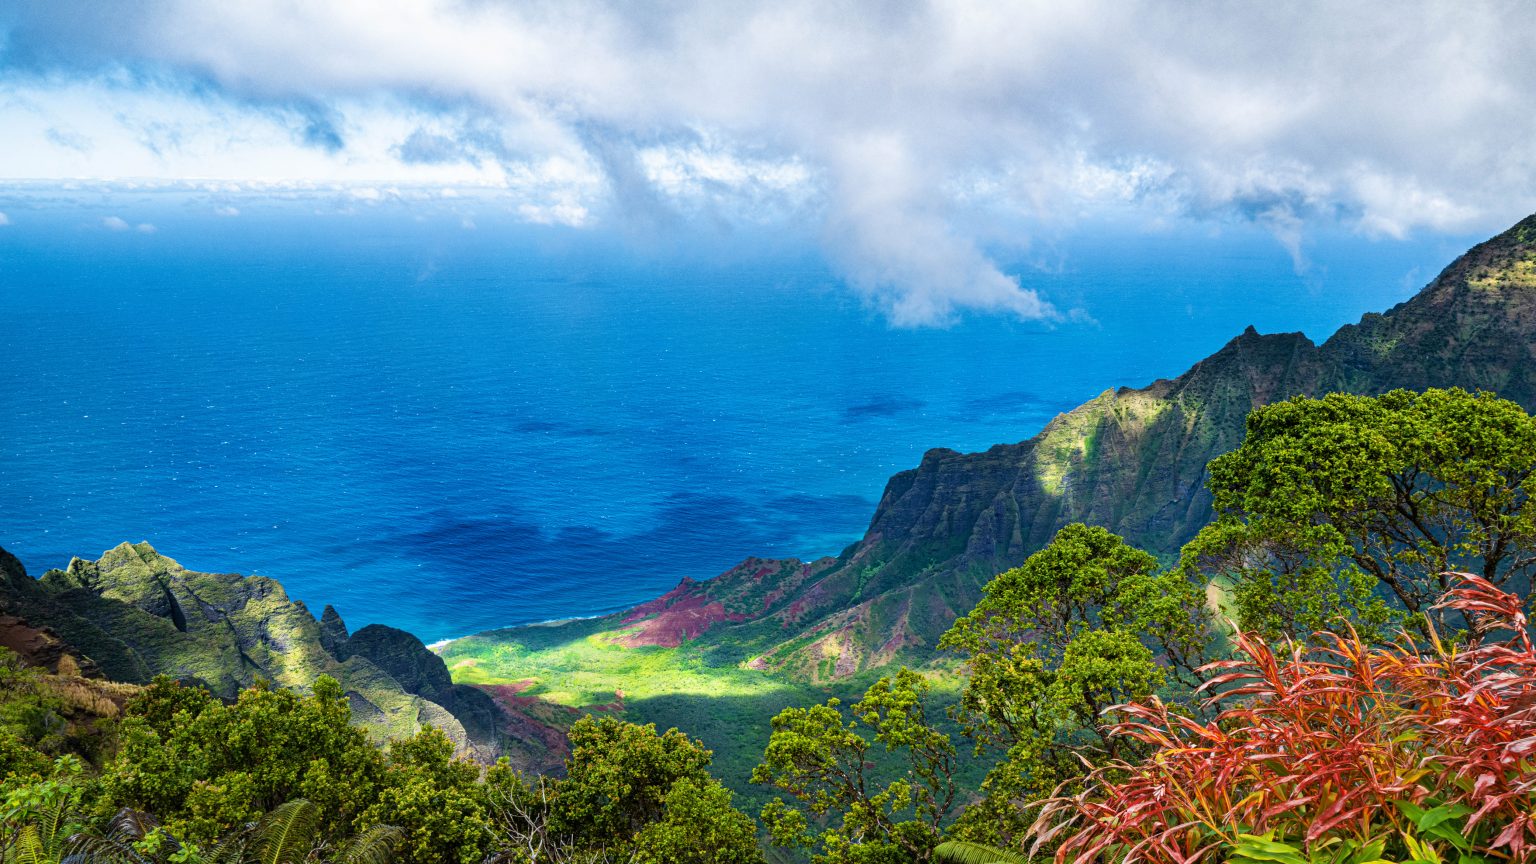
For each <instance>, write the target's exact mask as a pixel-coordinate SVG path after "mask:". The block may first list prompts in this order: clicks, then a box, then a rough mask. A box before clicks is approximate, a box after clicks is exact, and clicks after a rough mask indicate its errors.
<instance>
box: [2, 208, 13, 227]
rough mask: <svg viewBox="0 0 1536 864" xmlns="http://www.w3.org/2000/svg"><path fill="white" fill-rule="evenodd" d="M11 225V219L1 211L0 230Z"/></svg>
mask: <svg viewBox="0 0 1536 864" xmlns="http://www.w3.org/2000/svg"><path fill="white" fill-rule="evenodd" d="M9 224H11V217H9V216H7V215H5V213H4V212H3V211H0V228H4V227H5V226H7V225H9Z"/></svg>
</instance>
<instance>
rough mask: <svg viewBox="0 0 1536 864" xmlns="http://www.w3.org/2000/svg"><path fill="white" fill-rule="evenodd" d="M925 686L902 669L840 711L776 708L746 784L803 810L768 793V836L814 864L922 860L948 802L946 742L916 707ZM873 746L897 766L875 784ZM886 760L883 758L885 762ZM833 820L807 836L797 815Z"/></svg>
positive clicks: (832, 702) (951, 787) (833, 707)
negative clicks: (807, 854)
mask: <svg viewBox="0 0 1536 864" xmlns="http://www.w3.org/2000/svg"><path fill="white" fill-rule="evenodd" d="M928 687H929V685H928V682H927V680H925V679H924V678H923V677H922V676H921V675H918V674H917V673H916V672H913V671H911V670H910V669H906V668H903V669H901V670H899V671H898V672H897V674H896V675H895V676H894V677H887V678H881V679H880V680H879V681H877V682H875V683H874V685H872V686H871V687H870V688H869V690H868V691H866V692H865V694H864V698H863V699H861V700H859V701H858V702H855V703H854V704H853V705H852V706H851V711H850V712H849V714H850V715H851V716H846V715H844V713H843V709H842V707H841V702H840V701H839V700H837V699H835V698H834V699H828V700H827V702H826V704H824V705H814V706H811V707H809V708H786V709H784V710H783V711H781V712H780V713H779V715H778V716H777V717H774V718H773V734H772V736H771V737H770V738H769V740H768V748H767V750H766V751H765V752H764V753H763V762H762V764H760V765H758V766H757V768H755V769H754V770H753V772H752V782H754V783H762V784H765V785H769V786H773V787H774V788H776V789H779V790H780V791H783V792H787V793H789V794H790V795H791V796H793V797H794V798H795V799H798V801H799V802H800V803H801V805H802V806H803V807H804V808H805V809H804V811H801V810H798V809H795V808H793V807H791V806H790V805H788V804H786V803H785V802H784V801H783V799H774V800H773V801H771V802H769V803H768V806H766V807H764V808H763V821H764V823H766V825H767V828H768V831H769V834H770V836H771V837H772V839H773V842H774V843H775V844H777V845H780V846H805V847H813V848H815V850H816V854H815V856H814V858H813V860H814V861H816V862H817V864H886V862H889V864H897V862H924V861H928V860H930V856H931V854H932V851H933V847H934V846H935V845H936V844H937V843H938V841H939V837H940V828H941V826H942V825H943V823H944V821H945V820H946V819H947V817H948V816H949V814H950V812H951V811H952V809H953V808H954V805H955V799H956V794H957V791H958V790H957V789H956V786H955V783H954V772H955V748H954V745H953V744H952V743H951V742H950V739H949V736H948V735H946V734H944V733H942V732H940V731H938V730H936V729H935V728H934V727H933V725H932V724H931V723H930V722H929V720H928V717H927V714H926V712H925V710H924V708H923V697H924V695H925V694H926V693H927V692H928ZM875 748H883V750H884V751H885V752H886V753H888V754H895V755H896V758H897V761H898V762H900V763H903V770H902V771H901V772H900V774H899V775H898V776H896V777H895V778H894V779H891V780H889V781H888V782H881V779H880V776H881V773H882V772H881V770H880V766H879V765H877V764H876V761H875V759H876V754H875V753H873V752H871V751H872V750H875ZM887 761H889V760H887ZM807 812H808V813H809V814H810V815H811V816H813V817H816V818H818V819H820V818H823V817H827V816H828V815H830V814H837V815H839V816H840V821H838V822H837V823H835V824H833V825H831V826H830V827H828V828H826V829H825V830H823V831H822V832H821V834H820V835H812V834H811V833H810V832H809V820H808V819H807V817H806V813H807Z"/></svg>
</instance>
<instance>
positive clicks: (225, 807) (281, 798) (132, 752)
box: [102, 676, 385, 845]
mask: <svg viewBox="0 0 1536 864" xmlns="http://www.w3.org/2000/svg"><path fill="white" fill-rule="evenodd" d="M350 719H351V708H350V706H349V704H348V702H347V698H346V695H345V694H344V693H343V692H342V690H341V686H340V685H339V684H337V683H336V682H335V681H334V680H333V679H330V678H327V677H323V676H322V677H321V678H319V679H317V680H316V682H315V684H314V688H313V693H312V694H311V695H309V696H300V695H298V694H295V693H291V692H288V691H286V690H272V689H268V688H265V687H253V688H250V689H247V690H244V691H242V692H241V694H240V696H239V699H238V700H237V701H236V702H235V703H234V704H233V705H227V706H226V705H224V704H222V703H220V702H219V701H218V700H216V699H214V698H213V697H212V696H210V695H208V693H207V692H206V691H204V690H202V689H200V688H194V687H184V686H182V685H181V684H178V683H177V682H175V681H173V680H171V679H169V678H165V677H161V678H158V679H156V680H155V682H154V683H153V684H151V685H150V686H149V687H147V688H145V690H144V691H143V692H142V693H141V694H139V695H138V696H136V697H134V699H132V700H131V701H130V702H129V703H128V705H127V707H126V708H125V711H124V719H123V721H122V727H121V733H120V739H121V744H120V749H119V752H118V754H117V756H116V758H114V759H113V760H112V761H111V762H109V763H108V765H107V766H106V768H105V770H104V771H103V777H102V782H103V786H104V790H105V796H104V797H105V801H107V802H109V803H110V805H111V806H113V807H130V808H133V809H135V810H139V811H143V812H148V813H154V814H155V815H156V816H157V817H159V818H160V819H161V820H163V821H164V823H165V826H166V829H167V830H168V831H169V832H170V833H171V834H173V835H174V836H176V837H177V838H179V839H180V840H181V841H182V842H187V843H193V844H198V845H207V844H209V843H211V842H213V841H214V840H215V839H216V838H218V837H220V836H223V835H225V834H227V833H228V832H229V831H231V830H233V829H235V828H237V827H239V826H242V825H245V824H247V823H250V822H255V821H257V820H259V819H260V818H261V817H262V816H263V815H264V814H266V813H268V812H270V811H272V810H275V809H276V808H277V807H279V806H280V805H282V804H284V803H285V802H288V801H291V800H294V799H297V798H303V799H307V800H309V801H312V802H314V804H315V806H316V807H318V808H319V809H320V811H321V813H322V814H323V816H322V825H321V830H320V835H321V837H322V838H324V839H327V840H337V839H339V838H343V837H349V836H351V834H352V832H353V830H354V829H355V828H357V827H359V826H358V824H357V823H358V819H359V817H360V816H361V814H362V812H363V810H364V809H365V808H366V807H368V806H369V805H370V804H371V803H372V802H373V801H374V800H375V799H376V797H377V795H378V793H379V788H380V784H381V782H382V781H383V779H384V767H385V766H384V759H383V756H382V754H381V753H380V752H379V750H378V748H376V747H374V746H373V745H372V744H371V743H369V741H368V739H367V737H366V736H365V735H364V734H363V732H362V731H361V730H359V729H357V728H356V727H354V726H352V725H351V723H350Z"/></svg>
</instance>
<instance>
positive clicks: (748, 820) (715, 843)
mask: <svg viewBox="0 0 1536 864" xmlns="http://www.w3.org/2000/svg"><path fill="white" fill-rule="evenodd" d="M762 860H763V856H762V853H760V852H759V851H758V849H757V824H756V823H754V822H753V821H752V817H750V816H748V815H747V814H745V813H743V812H741V811H740V810H737V809H736V808H734V807H732V806H731V791H730V790H729V789H726V788H725V787H724V786H721V785H720V784H719V783H716V782H713V781H711V782H708V783H700V782H699V781H697V780H693V779H686V778H685V779H682V780H678V781H677V782H676V783H674V784H673V785H672V790H671V791H670V792H668V793H667V800H666V805H665V807H664V808H663V811H662V818H661V819H659V820H657V821H655V822H652V823H650V824H648V825H646V826H645V827H644V828H641V829H640V832H639V833H638V834H636V835H635V862H636V864H761V862H762Z"/></svg>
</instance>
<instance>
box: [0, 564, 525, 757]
mask: <svg viewBox="0 0 1536 864" xmlns="http://www.w3.org/2000/svg"><path fill="white" fill-rule="evenodd" d="M0 625H3V626H0V630H3V632H4V633H5V637H4V640H3V641H4V644H5V645H6V647H9V648H12V650H15V651H17V652H18V653H20V654H21V655H22V656H23V657H24V658H25V659H27V660H28V662H29V663H31V664H33V665H38V666H44V667H46V668H48V669H50V670H51V671H60V667H61V666H62V667H64V670H63V671H66V672H69V673H79V674H84V675H87V676H93V675H94V676H100V677H104V678H108V679H111V680H114V681H120V682H126V683H134V684H142V683H146V682H147V681H149V680H150V679H151V678H153V677H154V676H156V675H170V676H172V677H175V678H179V679H182V680H185V681H190V682H196V683H200V684H202V685H204V686H206V687H208V689H209V690H211V691H212V692H213V693H214V694H216V695H218V696H220V697H223V698H226V699H228V698H233V697H234V695H235V694H236V692H238V691H239V690H240V689H241V688H243V687H248V686H250V685H251V684H253V683H254V682H255V681H256V680H257V679H263V680H266V681H270V682H272V683H273V684H275V685H277V686H281V687H287V688H290V689H294V690H301V691H302V690H306V689H308V687H309V686H310V685H311V684H313V683H314V681H315V679H316V678H318V677H319V676H321V675H329V676H331V677H332V678H335V679H336V680H338V681H340V682H341V684H342V686H343V687H344V688H345V689H346V692H347V697H348V698H349V700H350V701H351V703H352V712H353V717H354V718H355V719H356V720H357V721H358V722H359V723H362V724H364V725H366V726H368V727H369V728H370V729H371V730H373V731H374V732H375V733H377V734H378V735H379V736H381V737H388V738H394V737H401V736H406V735H411V734H413V733H415V732H416V731H418V730H419V729H421V728H422V727H424V726H426V725H428V724H430V725H432V726H435V727H437V728H439V729H442V730H443V731H444V732H445V733H447V734H448V736H449V737H450V738H452V739H453V740H454V741H455V742H456V743H457V744H458V745H459V747H460V748H461V749H463V750H464V751H466V752H469V753H472V754H474V755H476V756H479V757H481V758H492V757H495V756H497V755H500V754H501V753H503V752H504V751H505V750H506V749H507V748H508V746H509V745H512V744H514V743H515V742H510V741H508V740H507V736H506V735H505V734H504V733H503V732H502V726H503V724H502V723H501V722H500V720H499V716H500V715H499V712H498V711H497V709H496V706H495V703H494V702H493V701H492V700H491V699H490V697H488V696H486V695H485V694H483V693H480V692H479V691H474V690H473V688H464V687H457V686H455V685H454V684H453V682H452V681H451V680H449V677H448V670H447V668H446V667H444V665H443V661H442V660H440V659H439V658H438V657H437V656H436V655H435V654H433V653H432V652H431V651H428V650H427V649H426V647H425V646H424V645H422V644H421V642H420V640H418V639H416V637H414V636H411V635H410V634H409V633H405V632H403V631H399V630H393V629H392V628H380V627H365V628H363V629H362V630H360V631H359V632H358V633H356V634H353V635H351V636H350V637H349V636H348V635H347V629H346V625H345V624H344V623H343V622H342V620H341V617H340V616H339V615H337V614H336V612H335V610H334V609H330V608H329V607H327V609H326V612H325V614H324V616H323V620H321V621H317V620H316V619H315V617H314V616H313V615H311V614H310V612H309V610H308V609H307V608H305V606H304V604H303V603H301V602H298V601H294V600H290V599H289V597H288V595H287V593H286V592H285V591H284V590H283V586H282V585H281V584H279V583H278V582H277V581H276V580H273V579H268V578H266V577H262V576H240V575H236V574H228V573H198V572H194V571H191V570H187V569H185V568H183V567H182V566H181V565H180V564H178V563H176V562H175V561H173V560H172V559H170V558H167V557H166V556H164V555H161V554H160V553H159V552H157V551H155V549H154V548H152V547H151V546H150V545H149V544H148V543H138V544H128V543H124V544H122V545H121V546H118V547H116V548H115V549H111V550H109V551H108V552H106V553H105V554H103V555H102V556H101V558H100V559H98V560H95V561H86V560H82V559H79V558H76V559H74V560H72V561H70V562H69V565H68V566H67V567H66V568H64V569H62V570H49V571H48V572H47V573H45V574H43V576H42V578H40V579H36V580H34V579H32V578H30V577H29V576H28V575H27V574H26V571H25V570H23V569H22V566H21V563H20V562H19V561H17V560H16V559H15V558H14V557H12V556H11V555H9V554H7V553H5V552H3V550H0ZM13 643H14V644H13Z"/></svg>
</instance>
